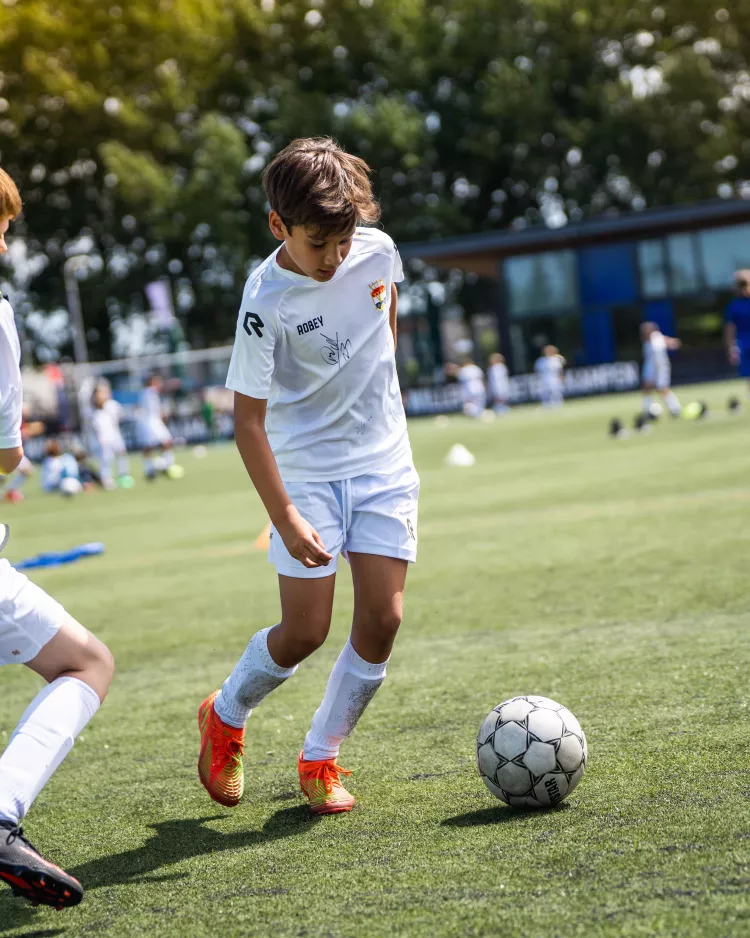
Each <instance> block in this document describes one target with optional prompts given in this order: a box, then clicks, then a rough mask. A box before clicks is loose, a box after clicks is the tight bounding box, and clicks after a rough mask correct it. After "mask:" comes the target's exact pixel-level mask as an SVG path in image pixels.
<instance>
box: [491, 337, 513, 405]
mask: <svg viewBox="0 0 750 938" xmlns="http://www.w3.org/2000/svg"><path fill="white" fill-rule="evenodd" d="M487 383H488V384H489V388H490V397H491V398H492V408H493V410H494V411H495V413H498V414H503V413H505V412H506V411H507V410H508V395H509V394H510V379H509V378H508V366H507V365H506V364H505V356H504V355H501V354H500V353H499V352H493V354H492V355H490V360H489V368H488V369H487Z"/></svg>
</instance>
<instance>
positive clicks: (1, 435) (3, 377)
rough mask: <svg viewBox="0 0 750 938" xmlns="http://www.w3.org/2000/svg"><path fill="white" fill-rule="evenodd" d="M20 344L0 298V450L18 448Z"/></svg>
mask: <svg viewBox="0 0 750 938" xmlns="http://www.w3.org/2000/svg"><path fill="white" fill-rule="evenodd" d="M20 361H21V343H20V342H19V339H18V332H17V331H16V324H15V322H14V320H13V310H12V309H11V307H10V303H8V301H7V300H5V299H2V298H0V449H15V447H17V446H21V418H22V414H23V411H22V403H23V391H22V388H21V367H20Z"/></svg>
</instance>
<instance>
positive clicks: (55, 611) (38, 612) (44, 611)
mask: <svg viewBox="0 0 750 938" xmlns="http://www.w3.org/2000/svg"><path fill="white" fill-rule="evenodd" d="M65 618H66V612H65V610H64V609H63V607H62V606H61V605H60V603H59V602H57V600H55V599H53V598H52V597H51V596H48V595H47V594H46V593H45V592H44V590H43V589H40V588H39V587H38V586H37V585H36V584H34V583H32V582H31V580H29V579H28V577H26V576H24V575H23V573H19V572H18V570H15V569H14V568H13V567H11V565H10V564H9V563H8V561H7V560H0V665H4V664H25V663H26V662H27V661H31V659H32V658H36V656H37V655H38V654H39V652H40V651H41V650H42V648H44V646H45V645H46V644H47V642H48V641H49V640H50V639H51V638H54V636H55V635H56V634H57V632H58V630H59V628H60V626H61V625H62V624H63V622H64V621H65Z"/></svg>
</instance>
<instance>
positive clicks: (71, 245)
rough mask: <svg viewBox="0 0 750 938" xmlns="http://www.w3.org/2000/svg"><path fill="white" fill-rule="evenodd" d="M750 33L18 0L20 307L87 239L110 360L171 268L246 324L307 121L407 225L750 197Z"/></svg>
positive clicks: (4, 128)
mask: <svg viewBox="0 0 750 938" xmlns="http://www.w3.org/2000/svg"><path fill="white" fill-rule="evenodd" d="M749 48H750V0H736V2H735V3H734V4H732V5H731V7H727V8H723V7H722V6H721V4H720V2H717V0H670V3H668V4H667V3H663V4H662V5H659V4H656V3H654V2H652V0H648V2H632V0H454V2H449V0H445V2H443V3H442V4H439V3H434V2H431V0H304V2H300V0H281V2H280V0H276V2H274V0H159V2H156V0H129V2H128V3H123V4H122V5H115V4H114V2H113V0H56V2H54V3H53V2H52V0H24V2H23V3H20V2H16V3H15V4H9V3H8V0H6V3H5V5H3V6H0V69H1V70H2V78H1V84H0V96H1V97H0V162H1V163H2V165H3V166H4V168H6V169H7V170H8V171H9V172H10V173H11V174H12V175H13V176H14V178H16V180H17V181H18V182H19V184H20V186H21V188H22V193H23V196H24V200H25V205H26V210H25V214H24V218H23V220H22V222H21V223H20V225H19V228H18V230H19V232H20V233H21V234H22V235H24V236H25V239H26V249H27V255H28V258H27V261H28V262H27V264H26V265H25V271H26V276H25V279H24V270H21V271H18V270H16V275H17V277H18V284H17V285H22V286H24V288H25V293H23V294H22V295H23V296H25V301H24V302H22V303H21V304H20V305H21V306H22V308H23V309H25V310H31V309H38V308H42V309H51V308H54V307H55V306H57V305H60V304H61V303H62V301H63V290H62V282H61V265H62V262H63V261H64V259H65V256H66V254H69V253H71V252H72V251H75V250H80V249H81V248H82V247H83V248H84V249H85V250H86V251H87V252H88V253H90V255H91V257H92V263H91V266H90V271H89V274H88V276H87V278H86V279H85V281H84V282H83V283H82V288H83V306H84V310H85V315H86V318H87V323H88V325H89V327H90V329H91V330H92V332H91V338H92V343H93V351H94V354H98V355H102V356H106V355H109V354H110V353H111V345H110V335H111V328H110V327H111V324H112V323H113V322H114V321H118V320H124V319H127V318H128V317H129V316H130V315H131V314H132V313H133V311H134V310H138V309H139V308H141V307H142V304H143V299H142V289H143V285H144V284H145V283H147V282H148V281H150V280H152V279H154V278H155V277H157V276H160V275H164V274H168V275H169V276H170V278H171V279H172V282H173V285H174V288H175V293H176V296H177V298H178V305H179V307H180V309H181V310H182V311H183V313H184V315H185V324H186V329H187V332H188V336H189V338H190V339H191V341H193V342H194V343H201V342H215V341H226V340H227V339H228V338H229V337H230V335H231V331H232V324H233V321H234V317H235V311H236V306H237V302H238V300H239V296H240V294H241V290H242V283H243V281H244V278H245V276H246V273H247V270H248V266H249V263H250V261H251V259H252V258H253V257H257V256H260V255H263V254H264V253H266V252H267V251H268V250H269V248H270V247H272V244H271V241H270V236H269V234H268V231H267V226H266V224H265V206H264V198H263V194H262V191H261V189H260V173H261V172H262V169H263V167H264V165H265V164H266V162H267V160H268V158H269V156H270V155H271V154H272V153H273V152H274V151H275V150H276V149H277V148H278V147H280V146H281V145H283V144H284V143H285V142H287V141H288V140H289V139H291V138H293V137H295V136H302V135H312V134H333V135H334V136H336V137H337V138H338V139H339V140H340V141H341V142H342V143H343V144H344V145H346V146H348V147H350V148H352V149H353V150H355V151H357V152H358V153H360V154H361V155H363V156H364V157H365V158H366V159H368V161H369V162H370V163H371V164H372V166H373V167H374V169H375V170H376V173H377V175H376V187H377V190H378V193H379V195H380V198H381V201H382V203H383V207H384V220H385V223H386V225H387V226H388V229H389V231H391V232H392V233H393V234H394V235H395V236H396V237H398V238H400V239H410V240H411V239H423V238H430V237H437V236H441V235H449V234H456V233H461V232H468V231H475V230H482V229H486V228H492V227H504V226H508V225H513V226H516V227H520V226H524V225H528V224H531V223H535V222H538V221H544V222H546V223H547V224H550V225H560V224H565V223H566V222H567V221H569V220H575V219H578V218H581V217H583V216H585V215H588V214H592V213H598V212H603V211H611V210H616V209H617V210H619V209H623V208H635V209H639V208H642V207H644V206H646V205H657V204H666V203H671V202H680V201H687V200H696V199H702V198H708V197H713V196H716V195H717V193H718V194H719V195H721V196H724V197H728V196H730V195H733V194H740V195H743V196H747V195H750V181H748V180H750V144H749V143H748V142H747V141H748V140H749V139H750V136H749V135H748V132H747V131H748V129H749V125H750V118H749V117H748V102H750V77H749V73H750V62H749V61H748V58H749V54H748V53H749ZM22 266H23V265H22ZM40 341H43V337H40Z"/></svg>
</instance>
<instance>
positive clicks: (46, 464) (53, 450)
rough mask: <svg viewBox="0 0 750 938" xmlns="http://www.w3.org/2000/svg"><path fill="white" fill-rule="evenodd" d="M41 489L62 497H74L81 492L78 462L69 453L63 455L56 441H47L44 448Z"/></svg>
mask: <svg viewBox="0 0 750 938" xmlns="http://www.w3.org/2000/svg"><path fill="white" fill-rule="evenodd" d="M42 489H43V491H45V492H60V493H61V494H63V495H75V494H77V493H78V492H80V491H82V490H83V486H82V485H81V479H80V475H79V471H78V461H77V460H76V458H75V456H73V455H72V454H71V453H63V451H62V448H61V446H60V444H59V442H58V441H57V440H48V442H47V444H46V446H45V447H44V460H43V462H42Z"/></svg>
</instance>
